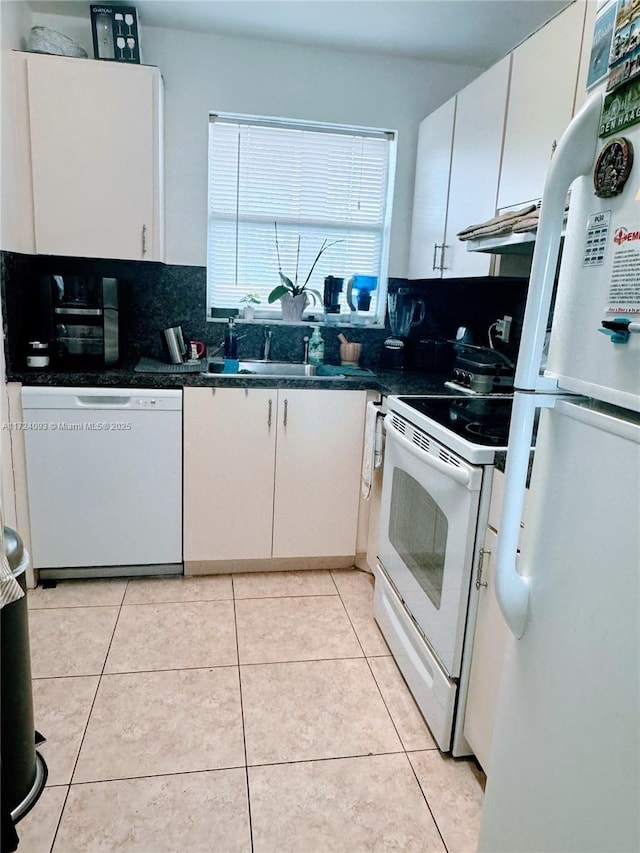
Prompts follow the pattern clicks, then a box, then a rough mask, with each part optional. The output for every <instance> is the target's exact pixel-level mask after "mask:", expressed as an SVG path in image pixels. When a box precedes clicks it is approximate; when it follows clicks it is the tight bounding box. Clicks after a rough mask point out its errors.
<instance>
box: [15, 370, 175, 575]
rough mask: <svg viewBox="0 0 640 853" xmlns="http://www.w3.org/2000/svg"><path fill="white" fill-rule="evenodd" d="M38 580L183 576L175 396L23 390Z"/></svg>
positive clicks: (108, 390)
mask: <svg viewBox="0 0 640 853" xmlns="http://www.w3.org/2000/svg"><path fill="white" fill-rule="evenodd" d="M22 408H23V417H24V423H23V429H24V433H25V447H26V461H27V487H28V492H29V516H30V521H31V551H32V558H33V565H34V568H36V569H39V570H40V577H41V578H43V579H47V578H68V577H108V576H115V575H136V574H176V573H180V572H182V390H177V389H163V390H157V389H155V390H150V389H135V388H133V389H132V388H124V389H123V388H57V387H56V388H46V387H31V386H28V387H23V389H22Z"/></svg>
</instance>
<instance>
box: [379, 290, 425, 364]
mask: <svg viewBox="0 0 640 853" xmlns="http://www.w3.org/2000/svg"><path fill="white" fill-rule="evenodd" d="M387 307H388V309H389V311H388V313H389V325H390V327H391V335H390V336H389V337H388V338H387V339H386V341H385V342H384V344H383V346H382V356H381V361H382V364H383V366H384V367H388V368H392V369H394V370H403V369H404V366H405V357H406V347H405V344H404V339H405V338H406V337H407V336H408V334H409V330H410V329H411V327H412V326H419V325H420V323H422V321H423V320H424V317H425V313H426V308H425V304H424V300H422V299H419V298H418V297H416V296H412V295H411V293H410V291H409V290H408V289H407V288H400V289H399V290H397V291H395V292H394V293H388V294H387ZM417 307H419V308H420V314H419V316H418V318H417V319H416V318H415V315H416V308H417Z"/></svg>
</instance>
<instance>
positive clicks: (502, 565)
mask: <svg viewBox="0 0 640 853" xmlns="http://www.w3.org/2000/svg"><path fill="white" fill-rule="evenodd" d="M601 106H602V95H601V94H597V95H595V96H593V97H592V98H591V99H590V100H589V101H588V102H587V104H585V106H584V107H583V109H582V110H581V112H580V113H579V114H578V115H577V116H576V117H575V119H574V120H573V122H572V124H571V125H570V127H569V129H568V130H567V132H566V134H565V135H564V137H563V139H562V140H561V142H560V144H559V146H558V149H557V151H556V154H555V156H554V158H553V161H552V164H551V166H550V169H549V174H548V176H547V180H546V183H545V190H544V195H543V202H542V208H541V216H540V225H539V228H538V237H537V241H536V248H535V252H534V258H533V266H532V271H531V280H530V287H529V294H528V302H527V308H526V312H525V321H524V327H523V333H522V339H521V345H520V354H519V357H518V366H517V373H516V380H515V386H516V395H515V403H514V410H513V416H512V422H511V430H510V436H509V451H508V455H507V467H506V471H505V497H504V505H503V511H502V520H501V523H500V536H499V540H498V553H497V557H496V594H497V597H498V601H499V604H500V607H501V610H502V612H503V615H504V617H505V619H506V621H507V624H508V625H509V628H510V629H511V634H512V636H510V642H509V648H508V651H507V655H506V660H505V665H504V669H503V674H502V680H501V686H500V693H499V700H498V710H497V713H496V719H495V726H494V734H493V742H492V751H491V756H490V761H489V767H490V772H489V775H488V778H487V785H486V792H485V799H484V805H483V815H482V824H481V831H480V840H479V850H481V851H487V853H489V851H490V853H497V851H509V853H516V851H532V853H533V851H535V853H542V851H580V853H586V851H594V852H595V851H597V853H604V851H607V853H614V851H615V853H617V851H638V850H640V779H639V777H640V124H635V125H634V126H632V127H630V128H628V129H627V130H624V131H622V132H620V133H619V134H618V136H617V137H615V136H614V137H607V138H605V139H599V136H598V134H599V129H600V113H601ZM620 137H622V140H620ZM612 140H615V141H616V144H614V145H613V146H611V145H610V143H611V142H612ZM625 142H626V143H627V144H626V145H625ZM634 145H635V148H636V151H637V153H638V160H639V162H636V164H635V166H631V168H630V169H629V160H630V159H632V157H631V154H630V151H631V149H632V148H633V146H634ZM605 149H606V150H605ZM596 173H597V175H596ZM627 174H628V179H627V180H626V184H625V185H624V188H623V189H622V191H621V192H619V193H618V194H616V195H610V196H608V197H602V195H597V194H596V191H595V190H596V186H595V183H594V177H596V178H597V183H598V185H599V192H600V193H601V194H602V193H604V194H605V196H606V193H608V192H611V191H618V190H620V185H621V183H622V181H623V180H624V177H625V175H627ZM574 179H576V180H575V182H574ZM572 182H573V183H572ZM570 186H571V205H570V213H569V218H568V222H567V226H566V236H565V242H564V250H563V255H562V266H561V270H560V275H559V281H558V286H557V294H556V296H555V305H554V307H553V311H552V315H553V321H552V324H551V331H550V335H549V334H547V332H548V329H547V327H548V322H549V313H550V306H551V304H552V293H553V282H554V274H555V270H556V264H557V257H558V249H559V246H560V241H561V234H562V230H563V211H564V206H565V197H566V193H567V190H568V189H569V187H570ZM603 321H605V326H603V325H602V322H603ZM547 344H548V357H547ZM542 365H544V369H543V368H542ZM536 411H539V413H540V414H539V419H540V422H539V426H538V433H537V443H536V450H535V455H534V463H533V470H532V474H531V483H530V502H529V508H528V515H527V524H526V531H525V534H526V535H525V539H524V542H523V543H522V553H521V555H520V560H519V568H518V570H516V564H515V557H516V550H517V548H518V534H519V525H520V517H521V513H522V506H523V498H524V489H525V482H526V477H527V463H528V458H529V448H530V442H531V435H532V427H533V422H534V415H535V413H536Z"/></svg>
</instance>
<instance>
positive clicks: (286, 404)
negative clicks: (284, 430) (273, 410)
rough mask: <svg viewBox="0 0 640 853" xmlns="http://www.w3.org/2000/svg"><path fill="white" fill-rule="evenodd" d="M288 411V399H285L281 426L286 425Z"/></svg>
mask: <svg viewBox="0 0 640 853" xmlns="http://www.w3.org/2000/svg"><path fill="white" fill-rule="evenodd" d="M288 412H289V401H288V400H285V401H284V416H283V418H282V426H286V425H287V415H288Z"/></svg>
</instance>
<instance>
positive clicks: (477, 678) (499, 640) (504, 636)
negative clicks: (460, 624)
mask: <svg viewBox="0 0 640 853" xmlns="http://www.w3.org/2000/svg"><path fill="white" fill-rule="evenodd" d="M503 491H504V474H502V473H501V472H500V471H494V477H493V487H492V490H491V505H490V507H489V527H487V532H486V535H485V540H484V546H483V548H484V553H483V557H482V574H481V577H480V578H479V580H480V582H481V583H482V586H481V587H480V594H479V598H478V614H477V617H476V626H475V633H474V639H473V654H472V658H471V671H470V674H469V692H468V694H467V703H466V707H465V717H464V736H465V738H466V739H467V741H468V743H469V746H470V747H471V749H472V750H473V752H474V754H475V756H476V758H477V759H478V761H479V762H480V764H481V766H482V769H483V770H484V772H485V773H486V774H487V776H488V775H489V773H490V772H491V766H490V761H489V756H490V752H491V741H492V738H493V722H494V719H495V712H496V707H497V704H498V695H499V691H500V680H501V678H502V667H503V664H504V660H505V656H506V654H507V649H508V647H509V643H510V638H511V634H510V632H509V627H508V626H507V623H506V622H505V620H504V617H503V615H502V611H501V610H500V605H499V604H498V599H497V598H496V581H495V573H494V568H495V559H496V551H497V544H498V532H497V531H498V527H499V520H500V513H501V510H502V496H503ZM528 495H529V492H528V491H527V492H526V494H525V505H524V515H525V517H526V509H527V503H528V500H529V497H528ZM524 524H525V522H524V521H523V523H522V524H521V528H522V530H524ZM522 530H521V535H520V541H522Z"/></svg>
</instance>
